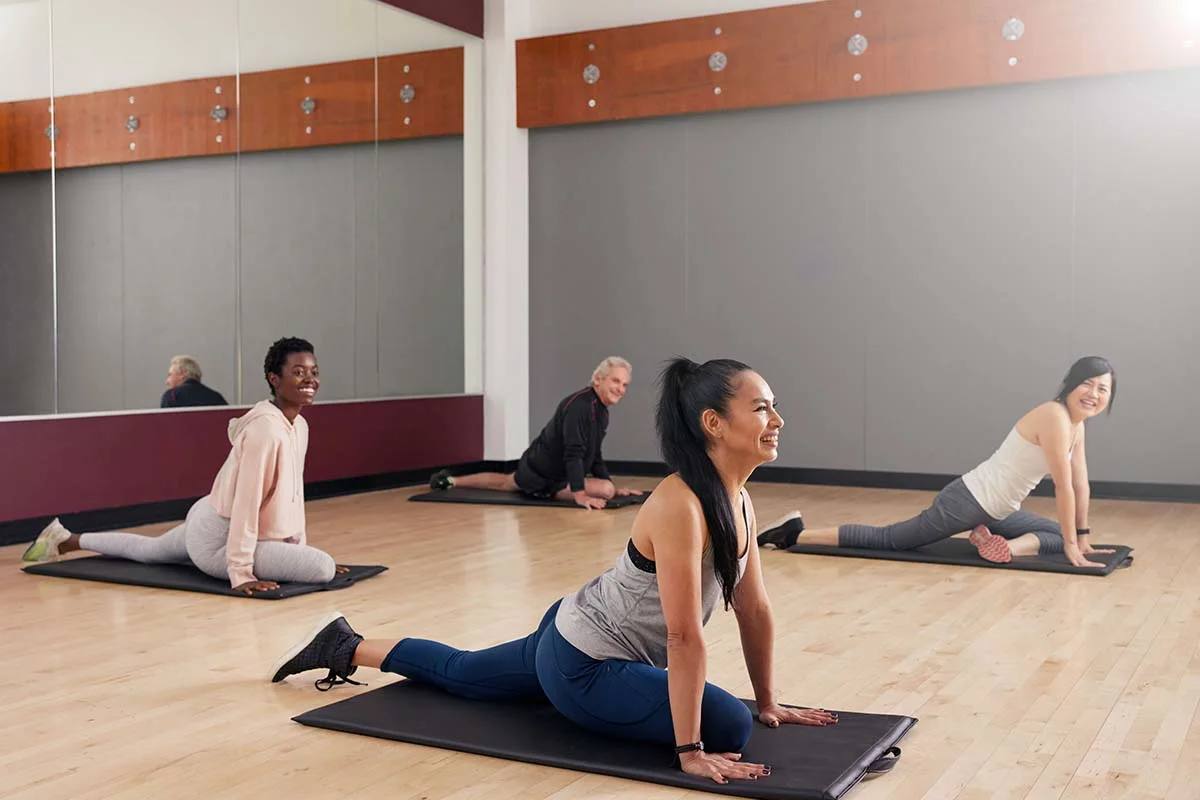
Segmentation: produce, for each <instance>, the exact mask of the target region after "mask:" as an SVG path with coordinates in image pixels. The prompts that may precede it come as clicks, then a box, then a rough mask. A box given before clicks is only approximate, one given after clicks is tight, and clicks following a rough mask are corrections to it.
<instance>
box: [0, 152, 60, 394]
mask: <svg viewBox="0 0 1200 800" xmlns="http://www.w3.org/2000/svg"><path fill="white" fill-rule="evenodd" d="M52 208H53V204H52V200H51V185H50V175H49V174H46V173H42V174H30V175H25V174H20V175H2V176H0V375H3V380H0V416H5V415H10V414H11V415H18V414H49V413H52V412H53V411H54V290H53V286H54V271H53V270H54V260H53V255H52V247H53V234H52V230H53V229H52V227H51V210H52Z"/></svg>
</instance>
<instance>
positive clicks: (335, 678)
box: [313, 670, 366, 692]
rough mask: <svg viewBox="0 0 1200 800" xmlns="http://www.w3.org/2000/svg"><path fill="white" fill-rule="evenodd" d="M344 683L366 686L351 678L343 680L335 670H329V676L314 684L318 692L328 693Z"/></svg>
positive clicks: (319, 679)
mask: <svg viewBox="0 0 1200 800" xmlns="http://www.w3.org/2000/svg"><path fill="white" fill-rule="evenodd" d="M343 683H352V684H354V685H355V686H366V684H365V683H359V682H358V681H355V680H351V679H350V678H343V677H341V676H340V675H338V674H337V673H336V672H334V671H333V670H329V674H328V675H326V676H325V677H324V678H318V679H317V680H316V681H314V682H313V685H314V686H316V687H317V691H319V692H328V691H329V690H330V689H332V688H333V687H335V686H340V685H341V684H343Z"/></svg>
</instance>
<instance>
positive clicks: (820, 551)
mask: <svg viewBox="0 0 1200 800" xmlns="http://www.w3.org/2000/svg"><path fill="white" fill-rule="evenodd" d="M1092 546H1093V547H1095V548H1097V549H1106V548H1117V552H1116V553H1114V554H1113V556H1112V559H1113V560H1112V561H1111V562H1110V563H1108V564H1106V565H1105V566H1104V567H1102V568H1100V569H1094V568H1091V567H1074V566H1070V565H1067V566H1066V567H1062V566H1060V565H1058V564H1057V563H1054V562H1047V561H1046V560H1044V559H1041V558H1038V557H1037V556H1023V557H1020V558H1014V559H1013V560H1012V561H1010V562H1009V563H1007V564H996V563H993V562H991V561H988V560H986V559H983V558H979V559H963V558H952V557H950V556H939V555H937V554H936V553H927V552H922V551H920V550H867V549H864V548H858V547H830V546H827V545H819V544H807V545H806V544H799V543H797V544H794V545H792V546H791V547H789V548H787V550H786V552H789V553H800V554H802V555H810V556H834V557H839V556H840V557H842V558H864V559H871V560H875V561H898V562H906V563H909V564H938V565H941V566H948V567H981V568H984V569H1007V570H1017V571H1020V572H1048V573H1057V574H1059V575H1090V576H1092V577H1099V578H1103V577H1107V576H1109V575H1111V574H1112V573H1113V572H1115V571H1117V570H1118V569H1124V568H1125V567H1129V566H1132V565H1133V555H1132V552H1133V548H1131V547H1127V546H1126V545H1116V544H1093V545H1092ZM1122 550H1124V551H1125V552H1124V553H1122V552H1121V551H1122Z"/></svg>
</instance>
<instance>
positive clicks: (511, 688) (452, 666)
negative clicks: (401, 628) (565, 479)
mask: <svg viewBox="0 0 1200 800" xmlns="http://www.w3.org/2000/svg"><path fill="white" fill-rule="evenodd" d="M557 611H558V603H555V604H554V605H553V606H551V607H550V609H549V610H548V611H547V612H546V613H545V614H544V615H543V616H542V621H541V623H540V624H539V625H538V628H537V630H536V631H534V632H533V633H531V634H529V635H528V636H526V637H524V638H523V639H517V640H515V641H511V642H505V643H504V644H499V645H496V646H495V647H489V648H487V649H484V650H474V651H471V650H459V649H457V648H454V647H450V646H449V645H445V644H442V643H441V642H435V641H431V640H429V639H413V638H405V639H400V640H395V639H364V638H363V637H362V636H361V635H359V634H358V633H356V632H355V631H354V629H353V628H351V627H350V623H348V622H347V621H346V618H345V617H344V616H342V615H341V614H339V613H335V614H332V615H330V616H329V617H326V618H325V619H323V620H322V621H321V623H320V624H319V625H318V626H317V628H316V630H315V631H314V632H313V634H312V635H310V636H309V637H308V638H306V639H304V640H303V641H301V642H300V643H298V644H297V645H296V646H294V647H292V648H291V649H290V650H288V651H287V652H286V653H284V655H283V656H282V657H281V658H280V659H279V660H278V661H277V662H276V663H275V666H273V667H272V670H271V681H272V682H274V683H278V682H279V681H282V680H284V679H285V678H287V677H288V676H290V675H297V674H299V673H301V672H307V671H309V670H314V669H315V670H321V669H323V670H328V672H329V674H328V675H326V677H324V678H321V679H320V680H318V681H317V682H316V685H317V688H318V689H320V690H321V691H325V690H327V689H329V688H331V687H332V686H335V685H337V684H339V683H357V682H356V681H352V680H350V676H351V675H353V674H354V673H355V672H356V671H357V670H358V668H359V667H369V668H374V669H378V670H380V671H382V672H390V673H393V674H396V675H402V676H404V677H406V678H409V679H411V680H415V681H420V682H422V683H428V684H431V685H433V686H437V687H439V688H441V689H443V690H445V691H447V692H449V693H450V694H455V695H458V696H460V697H466V698H470V699H473V700H519V699H525V698H530V699H533V698H544V697H545V695H544V693H543V692H542V689H541V685H540V684H539V683H538V677H537V670H536V667H535V663H536V655H537V646H538V641H539V640H540V639H541V636H542V634H543V633H544V632H545V630H546V627H547V626H548V625H551V624H553V621H554V615H555V613H556V612H557Z"/></svg>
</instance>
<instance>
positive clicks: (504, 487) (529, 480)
mask: <svg viewBox="0 0 1200 800" xmlns="http://www.w3.org/2000/svg"><path fill="white" fill-rule="evenodd" d="M630 372H631V368H630V365H629V362H628V361H626V360H625V359H623V358H617V357H612V358H606V359H604V361H602V362H601V363H600V366H598V367H596V370H595V371H594V372H593V373H592V385H591V386H590V387H588V388H587V389H581V390H579V391H577V392H573V393H572V394H570V395H569V396H567V397H566V398H564V399H563V400H562V401H561V402H560V403H559V404H558V407H557V408H556V409H555V411H554V416H553V418H551V420H550V421H549V422H547V423H546V426H545V427H544V428H542V431H541V433H539V434H538V436H537V438H536V439H534V440H533V443H532V444H530V445H529V447H528V448H526V450H525V453H524V454H523V455H522V456H521V460H520V461H519V462H518V463H517V470H516V472H514V473H512V474H510V475H505V474H502V473H494V472H484V473H477V474H475V475H463V476H461V477H457V478H454V477H451V476H450V473H449V472H448V471H446V470H442V471H441V472H438V473H437V474H436V475H434V476H433V477H432V478H431V479H430V482H429V485H430V487H431V488H433V489H448V488H450V487H451V486H460V487H463V488H468V489H494V490H498V491H508V492H521V493H524V494H527V495H530V496H532V497H539V498H547V499H548V498H555V499H558V500H574V501H575V502H576V503H578V504H579V505H581V506H584V507H585V508H603V507H604V505H605V503H606V501H608V500H611V499H612V498H613V497H616V496H617V495H629V494H641V492H634V491H631V490H629V489H618V488H616V487H615V486H614V485H613V482H612V476H610V475H609V473H608V467H607V466H606V465H605V463H604V455H603V452H602V446H603V443H604V436H605V434H607V433H608V409H609V407H611V406H614V405H616V404H617V403H619V402H620V401H621V398H622V397H624V396H625V391H626V389H627V388H628V387H629V378H630ZM589 473H590V474H591V477H589Z"/></svg>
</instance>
